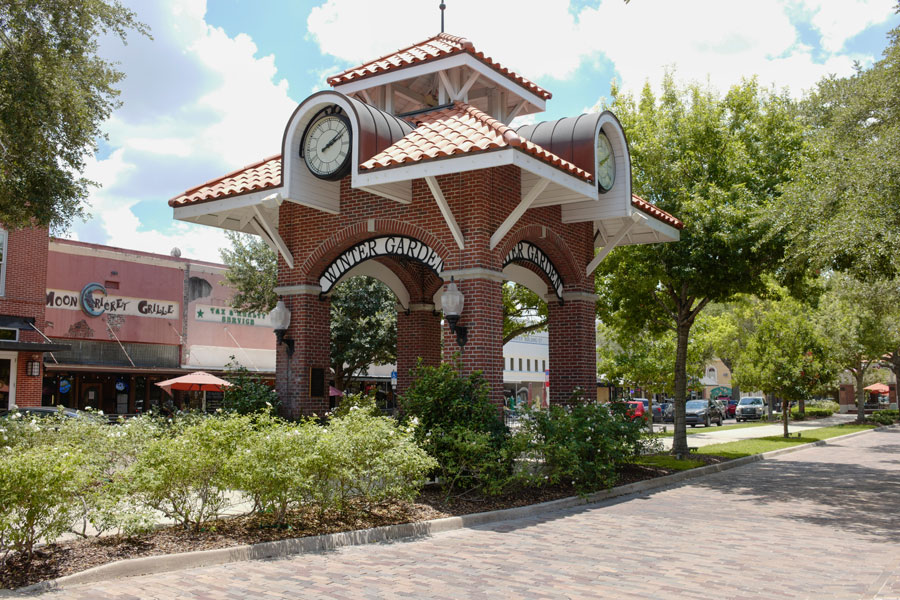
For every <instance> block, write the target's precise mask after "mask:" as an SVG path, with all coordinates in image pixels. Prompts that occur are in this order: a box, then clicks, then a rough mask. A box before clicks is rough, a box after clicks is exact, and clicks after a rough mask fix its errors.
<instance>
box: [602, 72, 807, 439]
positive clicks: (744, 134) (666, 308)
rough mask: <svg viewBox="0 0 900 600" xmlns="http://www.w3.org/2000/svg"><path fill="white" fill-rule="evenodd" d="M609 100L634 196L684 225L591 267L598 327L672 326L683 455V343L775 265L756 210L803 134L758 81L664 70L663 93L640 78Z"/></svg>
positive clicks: (766, 227)
mask: <svg viewBox="0 0 900 600" xmlns="http://www.w3.org/2000/svg"><path fill="white" fill-rule="evenodd" d="M613 97H614V102H613V104H612V106H611V107H610V108H611V109H612V110H613V112H615V113H616V115H617V116H618V118H619V120H620V121H621V122H622V125H623V127H624V128H625V131H626V132H628V138H629V143H630V150H631V159H632V163H633V165H634V167H633V173H632V177H633V189H634V192H635V193H636V194H638V195H639V196H641V197H643V198H644V199H646V200H648V201H650V202H651V203H653V204H655V205H656V206H658V207H659V208H661V209H663V210H665V211H667V212H669V213H671V214H673V215H675V216H676V217H678V218H679V219H681V220H682V221H683V222H684V229H683V230H682V231H681V239H680V241H678V242H675V243H669V244H647V245H634V246H625V247H622V248H617V249H616V250H615V251H613V252H612V253H611V254H610V255H609V256H608V257H607V258H606V260H604V261H603V263H601V264H600V267H599V268H598V271H597V288H598V292H599V297H600V302H599V303H598V310H599V313H600V317H601V319H602V320H603V322H604V323H606V324H608V325H610V326H612V327H614V328H616V329H618V330H621V331H623V332H632V333H634V334H637V333H638V332H641V331H644V330H647V329H649V330H653V331H662V330H667V329H671V330H674V331H675V332H676V335H677V337H676V346H675V363H674V368H673V374H674V379H675V381H674V387H675V400H676V402H675V429H676V436H675V439H674V448H675V450H676V451H678V452H681V453H686V452H687V438H686V435H685V427H684V402H685V390H686V385H687V377H686V374H685V368H686V363H687V354H688V346H689V343H688V339H689V337H690V331H691V328H692V327H693V325H694V322H695V320H696V318H697V316H698V314H699V313H700V312H701V311H702V310H703V309H704V307H706V305H707V304H709V303H710V302H725V301H728V300H729V299H730V298H732V297H733V296H734V295H735V294H737V293H752V292H755V291H758V290H761V289H762V288H763V287H764V286H763V278H762V277H763V275H764V274H765V273H767V272H770V271H772V270H774V269H775V268H776V267H777V264H778V260H779V259H780V257H781V255H782V242H783V240H782V239H781V238H779V237H777V236H772V235H769V234H770V224H769V223H768V222H767V221H766V220H765V219H763V218H761V217H762V216H763V214H764V209H766V208H767V207H769V206H772V205H776V204H778V201H779V198H780V188H781V186H782V185H783V184H785V183H786V182H788V181H789V180H790V178H791V176H792V173H793V171H794V170H795V169H796V168H797V166H798V163H799V158H800V149H801V146H802V130H801V128H800V126H799V124H798V123H797V122H796V120H795V119H794V116H795V112H796V110H795V106H794V104H793V102H792V101H791V99H790V98H789V97H788V96H787V94H786V93H784V94H777V93H775V92H773V91H769V90H765V89H762V88H760V86H759V85H758V84H757V83H756V81H755V80H750V81H744V82H743V83H742V84H741V85H738V86H734V87H733V88H732V89H731V90H729V92H728V93H727V94H726V95H725V96H724V97H719V96H718V95H717V94H716V93H715V92H713V91H712V90H710V89H708V88H704V87H702V86H700V85H699V84H691V85H687V86H684V87H680V86H678V85H676V84H675V82H674V80H673V78H672V76H671V75H670V74H669V75H667V76H666V77H665V78H664V81H663V85H662V92H661V94H660V96H658V97H657V96H655V95H654V94H653V92H652V90H651V89H650V87H649V86H646V87H645V88H644V90H643V93H642V94H641V96H640V98H638V99H635V98H633V97H632V96H631V95H629V94H627V93H623V92H622V91H621V90H619V89H617V88H614V89H613Z"/></svg>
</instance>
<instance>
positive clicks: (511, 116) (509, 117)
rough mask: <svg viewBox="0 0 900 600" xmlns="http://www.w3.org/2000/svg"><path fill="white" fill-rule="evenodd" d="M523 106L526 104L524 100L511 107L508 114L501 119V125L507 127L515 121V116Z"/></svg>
mask: <svg viewBox="0 0 900 600" xmlns="http://www.w3.org/2000/svg"><path fill="white" fill-rule="evenodd" d="M525 104H526V102H525V101H524V100H522V101H521V102H519V103H518V104H516V105H515V106H513V107H512V110H510V111H509V112H508V113H506V115H504V117H503V123H504V124H505V125H509V124H510V123H512V120H513V119H515V118H516V116H517V115H518V114H519V113H520V112H522V109H523V108H525Z"/></svg>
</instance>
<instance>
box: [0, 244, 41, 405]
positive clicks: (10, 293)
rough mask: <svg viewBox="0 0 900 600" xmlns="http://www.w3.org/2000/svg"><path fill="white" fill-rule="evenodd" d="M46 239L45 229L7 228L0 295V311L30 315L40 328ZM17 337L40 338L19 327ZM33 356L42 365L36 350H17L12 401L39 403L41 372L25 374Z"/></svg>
mask: <svg viewBox="0 0 900 600" xmlns="http://www.w3.org/2000/svg"><path fill="white" fill-rule="evenodd" d="M49 242H50V237H49V233H48V231H47V230H46V229H37V228H30V229H21V230H18V231H10V232H9V238H8V240H7V246H6V257H5V258H6V280H5V284H6V285H5V289H4V294H3V296H2V297H0V314H2V315H10V316H16V317H33V318H34V323H35V325H36V326H37V327H38V329H40V330H42V331H43V330H44V329H45V328H46V320H45V318H44V304H45V302H46V285H47V284H46V282H47V254H48V245H49ZM19 341H22V342H42V341H44V340H43V338H42V337H41V336H40V334H38V333H37V332H36V331H30V330H21V331H20V332H19ZM31 360H36V361H38V362H40V363H41V369H43V357H42V355H41V354H39V353H32V352H20V353H18V370H17V373H16V404H17V405H19V406H40V404H41V385H42V376H38V377H32V376H28V375H26V374H25V368H26V365H27V363H28V361H31ZM42 374H43V373H42Z"/></svg>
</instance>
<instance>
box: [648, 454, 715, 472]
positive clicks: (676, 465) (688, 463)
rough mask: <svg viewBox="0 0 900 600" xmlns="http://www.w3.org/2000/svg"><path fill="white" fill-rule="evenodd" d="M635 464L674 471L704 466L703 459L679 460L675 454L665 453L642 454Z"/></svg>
mask: <svg viewBox="0 0 900 600" xmlns="http://www.w3.org/2000/svg"><path fill="white" fill-rule="evenodd" d="M634 464H636V465H642V466H645V467H659V468H660V469H671V470H673V471H687V470H688V469H696V468H697V467H702V466H703V465H704V464H706V463H704V462H703V461H702V460H696V459H685V460H678V459H677V458H675V457H674V456H669V455H664V454H652V455H649V456H640V457H638V458H636V459H635V460H634Z"/></svg>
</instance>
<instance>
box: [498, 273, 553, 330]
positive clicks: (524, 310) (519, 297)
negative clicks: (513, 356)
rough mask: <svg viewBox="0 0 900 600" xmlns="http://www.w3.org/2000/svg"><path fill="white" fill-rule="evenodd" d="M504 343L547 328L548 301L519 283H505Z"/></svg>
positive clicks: (503, 290)
mask: <svg viewBox="0 0 900 600" xmlns="http://www.w3.org/2000/svg"><path fill="white" fill-rule="evenodd" d="M502 292H503V343H504V344H506V343H507V342H511V341H512V340H514V339H515V338H517V337H519V336H520V335H523V334H526V333H532V332H537V331H544V330H546V329H547V303H546V302H544V300H543V299H542V298H541V297H540V296H538V295H537V294H535V293H534V292H532V291H531V290H530V289H528V288H527V287H525V286H523V285H519V284H518V283H513V282H511V281H510V282H507V283H505V284H504V285H503V289H502Z"/></svg>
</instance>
